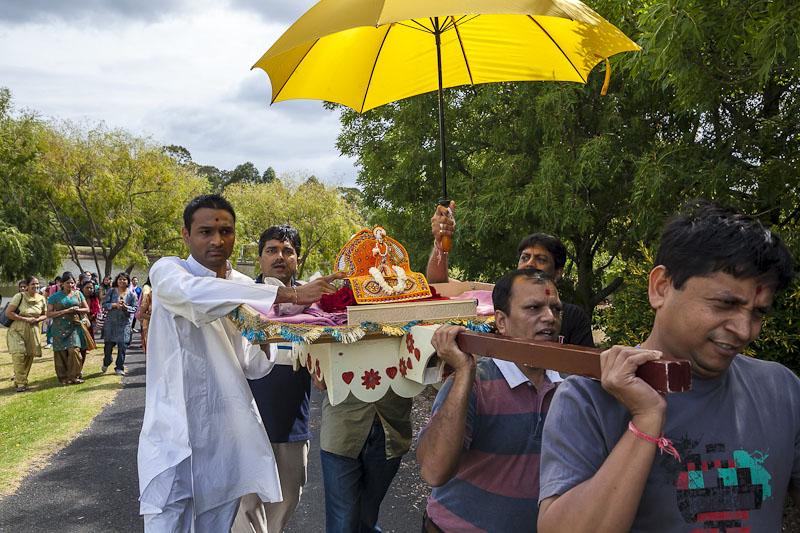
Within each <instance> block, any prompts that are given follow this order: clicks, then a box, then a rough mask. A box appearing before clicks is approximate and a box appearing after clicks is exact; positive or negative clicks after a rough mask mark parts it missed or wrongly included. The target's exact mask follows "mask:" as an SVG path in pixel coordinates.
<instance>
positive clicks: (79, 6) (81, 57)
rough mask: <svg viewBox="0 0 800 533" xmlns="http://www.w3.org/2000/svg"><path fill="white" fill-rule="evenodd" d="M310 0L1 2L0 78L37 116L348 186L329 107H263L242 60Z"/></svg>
mask: <svg viewBox="0 0 800 533" xmlns="http://www.w3.org/2000/svg"><path fill="white" fill-rule="evenodd" d="M314 2H315V0H0V86H5V87H8V88H9V89H10V90H11V93H12V97H13V101H14V103H15V105H16V106H17V107H18V108H27V109H31V110H33V111H36V112H38V113H39V114H40V115H41V116H43V117H45V118H51V117H52V118H63V119H71V120H76V121H82V122H85V123H89V124H93V123H96V122H99V121H102V122H105V123H106V124H107V125H108V126H111V127H121V128H125V129H127V130H129V131H131V132H133V133H135V134H137V135H142V136H147V137H151V138H152V139H154V140H155V141H156V142H158V143H161V144H178V145H181V146H184V147H186V148H188V149H189V151H190V152H191V153H192V158H193V159H194V161H195V162H197V163H201V164H209V165H214V166H217V167H219V168H223V169H232V168H233V167H234V166H236V165H237V164H239V163H243V162H245V161H252V162H253V163H254V164H255V165H256V167H258V169H259V170H261V171H263V170H265V169H266V168H267V167H268V166H272V167H273V168H274V169H275V171H276V172H277V173H278V174H279V175H280V174H282V173H298V172H299V173H313V174H315V175H317V177H319V178H321V179H323V180H324V181H326V182H329V183H335V184H348V185H350V184H353V183H354V180H355V174H356V170H355V168H354V166H353V161H352V160H348V159H346V158H344V157H342V156H340V155H339V153H338V151H337V149H336V146H335V142H336V135H337V133H338V131H339V121H338V114H337V113H334V112H331V111H326V110H325V109H323V107H322V103H321V102H316V101H302V100H297V101H288V102H280V103H278V104H275V105H273V106H270V105H269V99H270V95H271V89H270V84H269V78H268V77H267V74H266V73H265V72H264V71H262V70H260V69H259V70H252V71H251V70H250V67H251V66H252V65H253V63H255V62H256V61H257V60H258V58H259V57H261V55H262V54H263V53H264V52H265V51H266V50H267V49H268V48H269V47H270V46H271V45H272V43H273V42H274V41H275V40H276V39H277V38H278V37H279V36H280V34H281V33H283V31H285V30H286V29H287V28H288V27H289V25H290V24H291V22H292V21H293V20H294V19H295V18H297V17H299V16H300V15H301V14H302V13H304V12H305V11H306V10H307V9H308V8H309V7H311V5H313V4H314Z"/></svg>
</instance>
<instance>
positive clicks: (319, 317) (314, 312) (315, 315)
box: [255, 304, 347, 326]
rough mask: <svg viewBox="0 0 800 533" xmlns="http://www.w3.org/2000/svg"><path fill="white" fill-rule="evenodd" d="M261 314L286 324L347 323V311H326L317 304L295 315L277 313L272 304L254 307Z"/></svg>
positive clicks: (323, 324) (265, 317)
mask: <svg viewBox="0 0 800 533" xmlns="http://www.w3.org/2000/svg"><path fill="white" fill-rule="evenodd" d="M255 309H256V311H258V312H259V313H261V316H262V317H263V318H264V319H266V320H270V321H274V322H286V323H287V324H308V325H309V326H343V325H345V324H347V311H341V312H338V313H328V312H325V311H323V310H322V309H320V308H319V306H318V305H317V304H314V305H312V306H311V307H307V308H306V310H305V311H304V312H302V313H299V314H296V315H279V314H278V313H277V311H276V310H275V308H274V306H273V307H270V308H268V309H265V308H255Z"/></svg>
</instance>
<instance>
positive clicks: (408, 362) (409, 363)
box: [406, 357, 414, 368]
mask: <svg viewBox="0 0 800 533" xmlns="http://www.w3.org/2000/svg"><path fill="white" fill-rule="evenodd" d="M406 366H407V367H408V368H414V365H412V364H411V358H410V357H409V358H408V359H407V360H406Z"/></svg>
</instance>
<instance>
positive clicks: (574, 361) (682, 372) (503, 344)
mask: <svg viewBox="0 0 800 533" xmlns="http://www.w3.org/2000/svg"><path fill="white" fill-rule="evenodd" d="M456 342H457V343H458V347H459V348H461V350H462V351H463V352H466V353H471V354H474V355H485V356H489V357H494V358H497V359H504V360H506V361H511V362H514V363H521V364H526V365H531V366H535V367H537V368H547V369H550V370H556V371H558V372H564V373H566V374H577V375H580V376H586V377H589V378H596V379H600V350H598V349H597V348H588V347H586V346H576V345H574V344H558V343H555V342H537V341H530V340H525V339H516V338H512V337H503V336H501V335H495V334H492V333H475V332H472V331H464V332H461V333H459V334H458V336H457V337H456ZM636 375H637V376H638V377H640V378H642V379H643V380H644V381H645V382H647V384H649V385H650V386H651V387H653V388H654V389H655V390H657V391H658V392H660V393H661V394H667V393H672V392H686V391H688V390H691V388H692V375H691V364H690V363H689V362H688V361H678V360H659V361H648V362H647V363H645V364H643V365H642V366H640V367H639V370H638V371H637V372H636Z"/></svg>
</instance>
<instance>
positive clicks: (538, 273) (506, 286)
mask: <svg viewBox="0 0 800 533" xmlns="http://www.w3.org/2000/svg"><path fill="white" fill-rule="evenodd" d="M520 277H525V278H526V279H530V280H533V281H535V282H536V283H539V284H543V283H547V282H550V283H555V280H554V279H553V276H551V275H550V274H548V273H547V272H545V271H544V270H539V269H538V268H518V269H516V270H512V271H511V272H508V273H506V274H503V275H502V276H501V277H500V279H498V280H497V282H496V283H495V284H494V289H492V304H493V305H494V309H495V311H502V312H504V313H505V314H509V313H510V312H511V308H510V307H509V301H510V300H511V290H512V288H513V287H514V282H515V281H516V280H517V278H520Z"/></svg>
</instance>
